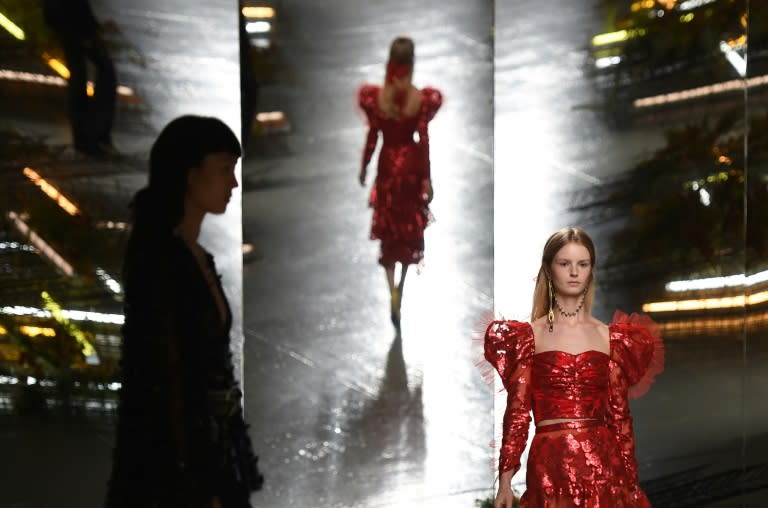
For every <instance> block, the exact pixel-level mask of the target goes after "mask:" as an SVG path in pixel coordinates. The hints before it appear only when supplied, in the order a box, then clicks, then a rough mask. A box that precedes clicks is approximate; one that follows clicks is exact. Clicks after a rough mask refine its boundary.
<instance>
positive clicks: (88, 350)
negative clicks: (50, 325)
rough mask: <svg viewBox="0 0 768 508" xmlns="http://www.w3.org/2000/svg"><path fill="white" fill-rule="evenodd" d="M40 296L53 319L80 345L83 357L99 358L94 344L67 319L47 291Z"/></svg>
mask: <svg viewBox="0 0 768 508" xmlns="http://www.w3.org/2000/svg"><path fill="white" fill-rule="evenodd" d="M40 296H41V297H42V298H43V306H44V307H45V309H46V310H48V311H49V312H50V313H51V315H52V316H53V319H55V320H56V322H57V323H59V324H60V325H61V326H63V327H64V329H65V330H66V331H67V333H68V334H70V335H71V336H72V337H74V338H75V340H76V341H77V342H78V344H80V349H81V351H82V352H83V355H84V356H86V357H94V358H97V357H96V348H94V347H93V344H91V343H90V341H89V340H88V339H87V338H86V336H85V333H84V332H83V331H82V330H81V329H80V328H78V327H77V325H75V324H74V323H72V322H71V321H70V320H69V319H67V317H66V316H65V315H64V313H63V311H62V309H61V305H59V304H58V302H56V300H54V299H53V298H52V297H51V295H49V294H48V292H47V291H43V292H42V293H40Z"/></svg>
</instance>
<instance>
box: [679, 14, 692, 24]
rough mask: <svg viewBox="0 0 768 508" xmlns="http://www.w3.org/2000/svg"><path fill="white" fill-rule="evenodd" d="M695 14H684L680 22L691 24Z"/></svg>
mask: <svg viewBox="0 0 768 508" xmlns="http://www.w3.org/2000/svg"><path fill="white" fill-rule="evenodd" d="M693 18H694V14H693V13H692V12H689V13H688V14H683V15H682V16H680V22H681V23H690V22H691V21H693Z"/></svg>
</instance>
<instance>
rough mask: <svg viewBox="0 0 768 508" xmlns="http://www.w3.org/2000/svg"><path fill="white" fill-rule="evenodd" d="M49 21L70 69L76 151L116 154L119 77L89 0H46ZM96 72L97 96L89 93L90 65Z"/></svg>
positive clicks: (71, 120) (69, 100) (46, 12)
mask: <svg viewBox="0 0 768 508" xmlns="http://www.w3.org/2000/svg"><path fill="white" fill-rule="evenodd" d="M43 11H44V14H45V21H46V23H47V24H48V26H49V27H50V28H51V29H52V30H53V31H54V32H55V33H56V35H57V36H58V39H59V42H60V43H61V46H62V49H63V50H64V56H65V59H66V63H67V67H68V68H69V72H70V77H69V88H68V99H67V102H68V106H67V107H68V114H69V122H70V128H71V130H72V142H73V145H74V147H75V150H77V151H78V152H81V153H85V154H89V155H105V154H112V153H114V151H115V150H114V148H113V146H112V134H111V133H112V124H113V121H114V116H115V101H116V98H117V97H116V89H117V76H116V74H115V66H114V64H113V63H112V59H111V58H110V56H109V53H108V52H107V48H106V46H105V44H104V41H103V39H102V38H101V36H100V34H99V23H98V21H97V20H96V17H95V16H94V14H93V10H92V9H91V6H90V4H89V2H88V0H43ZM88 63H90V64H91V65H92V66H93V68H94V70H95V76H94V80H93V82H94V86H93V88H94V94H93V97H89V96H88V93H87V84H88V72H87V64H88Z"/></svg>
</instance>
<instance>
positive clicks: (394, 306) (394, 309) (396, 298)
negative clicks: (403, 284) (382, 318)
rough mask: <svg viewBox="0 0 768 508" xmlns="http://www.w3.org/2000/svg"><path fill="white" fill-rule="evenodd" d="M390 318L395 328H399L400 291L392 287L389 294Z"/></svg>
mask: <svg viewBox="0 0 768 508" xmlns="http://www.w3.org/2000/svg"><path fill="white" fill-rule="evenodd" d="M389 303H390V318H391V319H392V324H393V325H395V328H397V329H400V291H399V290H398V289H393V290H392V293H391V294H390V301H389Z"/></svg>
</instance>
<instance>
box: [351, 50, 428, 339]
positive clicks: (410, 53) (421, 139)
mask: <svg viewBox="0 0 768 508" xmlns="http://www.w3.org/2000/svg"><path fill="white" fill-rule="evenodd" d="M413 57H414V46H413V41H411V39H409V38H407V37H398V38H397V39H395V40H394V41H393V42H392V46H391V48H390V57H389V61H388V62H387V74H386V80H385V84H384V86H381V87H380V86H377V85H365V86H363V87H362V88H361V89H360V91H359V94H358V102H359V105H360V107H361V108H362V110H363V111H364V112H365V114H366V116H367V118H368V135H367V138H366V143H365V148H364V150H363V160H362V167H361V170H360V175H359V179H360V184H361V185H363V186H364V185H365V178H366V174H367V169H366V168H367V166H368V163H369V162H370V161H371V157H372V156H373V152H374V151H375V149H376V145H377V143H378V139H379V132H381V133H382V134H383V138H384V143H383V146H382V148H381V152H380V154H379V162H378V167H377V173H376V181H375V182H374V185H373V189H372V190H371V195H370V200H369V204H370V206H371V208H373V223H372V226H371V238H372V239H377V240H380V242H381V254H380V257H379V263H380V264H381V265H382V266H383V267H384V270H385V272H386V275H387V283H388V285H389V290H390V295H391V316H392V322H393V323H394V324H395V326H397V327H399V324H400V302H401V299H402V292H403V286H404V284H405V275H406V272H407V271H408V266H409V265H410V264H414V263H419V262H420V261H421V260H422V258H423V256H424V229H425V228H426V227H427V225H428V224H429V221H430V218H431V215H430V212H429V203H430V201H431V200H432V180H431V174H430V163H429V134H428V132H427V125H428V123H429V121H430V120H432V118H433V117H434V116H435V113H437V110H438V109H439V108H440V105H441V104H442V95H441V94H440V92H439V91H438V90H436V89H434V88H424V89H422V90H418V89H417V88H416V87H414V86H413V85H412V83H411V78H412V75H413ZM414 134H416V135H417V136H418V138H417V139H416V138H415V137H414ZM397 263H400V280H399V282H398V283H397V284H395V265H396V264H397Z"/></svg>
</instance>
